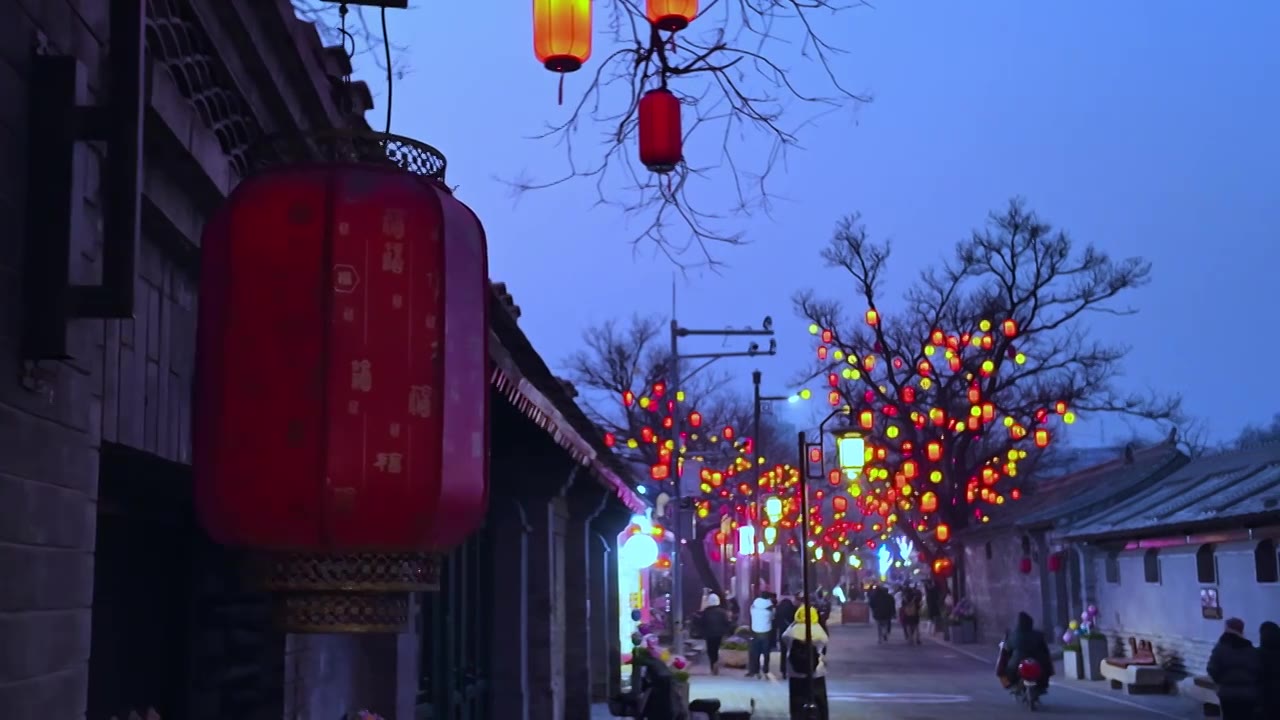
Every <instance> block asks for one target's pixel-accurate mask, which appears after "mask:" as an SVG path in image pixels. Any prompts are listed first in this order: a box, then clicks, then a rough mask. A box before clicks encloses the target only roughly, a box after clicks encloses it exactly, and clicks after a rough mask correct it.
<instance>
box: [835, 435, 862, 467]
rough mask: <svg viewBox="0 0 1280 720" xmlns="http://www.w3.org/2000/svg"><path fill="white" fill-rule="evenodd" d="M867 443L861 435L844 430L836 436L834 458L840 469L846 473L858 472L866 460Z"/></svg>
mask: <svg viewBox="0 0 1280 720" xmlns="http://www.w3.org/2000/svg"><path fill="white" fill-rule="evenodd" d="M866 455H867V443H866V441H865V440H864V439H863V437H862V435H860V434H858V433H856V432H846V433H843V434H841V435H840V436H838V437H837V438H836V458H837V461H838V462H839V463H840V469H841V470H844V471H845V472H846V473H850V474H853V473H858V472H860V471H861V470H862V465H863V463H864V462H865V461H866Z"/></svg>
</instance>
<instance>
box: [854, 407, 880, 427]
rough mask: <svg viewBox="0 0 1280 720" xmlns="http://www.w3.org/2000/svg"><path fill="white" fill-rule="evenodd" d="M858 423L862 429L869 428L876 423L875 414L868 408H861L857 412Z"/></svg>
mask: <svg viewBox="0 0 1280 720" xmlns="http://www.w3.org/2000/svg"><path fill="white" fill-rule="evenodd" d="M858 424H859V425H861V426H862V429H863V430H870V429H871V428H872V427H873V426H874V425H875V424H876V421H875V414H874V413H872V412H871V411H870V410H863V411H862V412H860V413H858Z"/></svg>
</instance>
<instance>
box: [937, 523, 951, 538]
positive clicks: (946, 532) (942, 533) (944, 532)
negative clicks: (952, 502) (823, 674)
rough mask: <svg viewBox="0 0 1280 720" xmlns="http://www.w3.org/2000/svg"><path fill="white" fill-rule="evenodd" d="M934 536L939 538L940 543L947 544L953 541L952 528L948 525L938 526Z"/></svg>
mask: <svg viewBox="0 0 1280 720" xmlns="http://www.w3.org/2000/svg"><path fill="white" fill-rule="evenodd" d="M934 535H935V536H936V537H937V538H938V542H942V543H944V542H946V541H948V540H950V539H951V526H950V525H947V524H946V523H942V524H940V525H938V527H937V529H936V530H934Z"/></svg>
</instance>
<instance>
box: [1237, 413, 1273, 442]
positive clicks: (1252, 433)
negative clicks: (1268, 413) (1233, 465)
mask: <svg viewBox="0 0 1280 720" xmlns="http://www.w3.org/2000/svg"><path fill="white" fill-rule="evenodd" d="M1277 441H1280V413H1276V414H1275V415H1274V416H1272V418H1271V423H1270V424H1269V425H1265V426H1263V425H1246V426H1245V428H1244V429H1243V430H1241V431H1240V435H1239V436H1238V437H1237V438H1236V441H1235V443H1234V444H1235V446H1236V447H1238V448H1245V447H1253V446H1255V445H1263V444H1265V443H1272V442H1277Z"/></svg>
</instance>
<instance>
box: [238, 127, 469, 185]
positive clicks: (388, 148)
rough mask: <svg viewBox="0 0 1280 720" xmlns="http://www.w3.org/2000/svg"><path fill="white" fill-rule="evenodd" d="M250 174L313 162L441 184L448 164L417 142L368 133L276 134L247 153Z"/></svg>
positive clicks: (438, 153) (439, 155)
mask: <svg viewBox="0 0 1280 720" xmlns="http://www.w3.org/2000/svg"><path fill="white" fill-rule="evenodd" d="M247 159H248V161H249V167H250V169H251V170H252V171H255V172H256V171H261V170H266V169H269V168H272V167H277V166H281V165H298V164H306V163H315V162H332V163H352V164H357V165H385V166H387V167H395V168H399V169H400V170H404V171H405V172H408V173H410V174H412V175H419V176H422V177H426V178H431V179H433V180H439V181H440V182H444V180H445V173H446V171H447V170H448V168H449V161H448V159H447V158H445V156H444V153H442V152H440V150H438V149H436V148H435V147H433V146H431V145H428V144H427V143H424V142H422V141H420V140H414V139H413V138H409V137H405V136H403V135H394V134H391V133H381V132H373V131H369V130H325V131H319V132H310V133H280V134H276V135H268V136H267V137H265V138H262V139H261V140H259V141H258V142H257V143H254V145H253V146H252V147H251V148H250V149H249V152H248V153H247Z"/></svg>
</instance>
